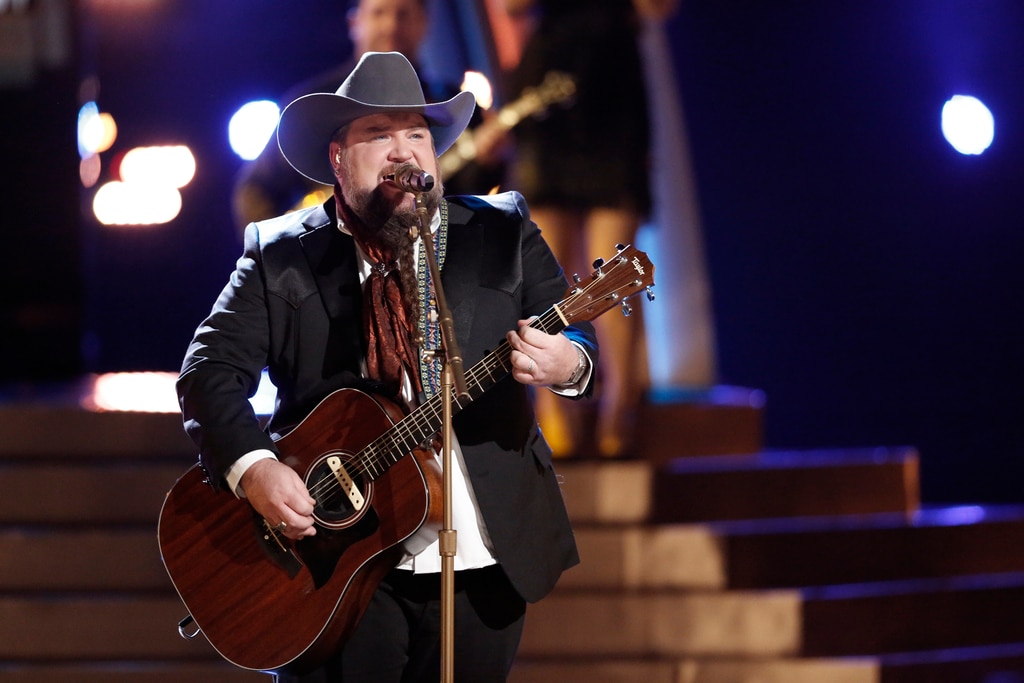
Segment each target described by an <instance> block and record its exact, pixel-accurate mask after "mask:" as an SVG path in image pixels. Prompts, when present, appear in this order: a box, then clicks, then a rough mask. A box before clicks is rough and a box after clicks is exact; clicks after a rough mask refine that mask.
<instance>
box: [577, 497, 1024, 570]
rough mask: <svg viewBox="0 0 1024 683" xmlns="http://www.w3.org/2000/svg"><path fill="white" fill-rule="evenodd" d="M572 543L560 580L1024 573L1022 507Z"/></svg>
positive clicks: (607, 531) (653, 528) (608, 533)
mask: <svg viewBox="0 0 1024 683" xmlns="http://www.w3.org/2000/svg"><path fill="white" fill-rule="evenodd" d="M576 540H577V544H578V545H579V548H580V554H581V557H582V559H583V562H582V563H581V564H580V565H579V566H578V567H574V568H573V569H572V570H571V571H569V572H567V573H566V574H565V575H564V576H563V577H562V580H561V582H560V584H559V585H560V586H562V587H568V588H595V589H604V588H621V587H625V588H632V589H648V588H678V589H691V590H709V589H717V590H725V589H730V588H732V589H737V588H738V589H744V588H751V589H755V588H780V587H800V586H813V585H826V584H841V583H862V582H868V581H885V580H894V579H903V578H917V577H920V578H926V577H937V576H962V575H968V574H972V573H999V572H1011V571H1024V507H1020V506H988V507H980V506H970V507H968V508H960V507H947V508H936V509H932V510H929V511H924V512H921V513H918V514H915V515H910V516H908V515H902V514H880V515H856V516H848V517H838V518H820V517H813V518H783V519H772V520H748V521H744V522H726V523H707V524H672V525H621V526H615V527H610V526H602V525H579V526H577V528H576ZM951 547H955V548H958V549H960V550H961V552H955V553H951V552H949V548H951Z"/></svg>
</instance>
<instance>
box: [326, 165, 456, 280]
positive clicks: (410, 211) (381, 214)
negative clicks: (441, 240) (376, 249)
mask: <svg viewBox="0 0 1024 683" xmlns="http://www.w3.org/2000/svg"><path fill="white" fill-rule="evenodd" d="M349 177H351V176H349ZM443 192H444V190H443V188H442V185H441V183H435V184H434V187H433V188H432V189H431V190H430V191H429V192H424V193H421V195H420V196H421V198H422V201H423V206H424V207H425V208H426V210H427V214H426V215H427V216H428V220H429V217H430V216H433V215H434V212H435V211H437V207H438V206H439V205H440V204H441V197H442V196H443ZM341 193H342V196H343V197H344V199H345V203H346V204H348V208H349V210H350V211H352V213H354V214H355V215H356V217H357V218H359V220H361V221H362V222H363V225H364V226H365V227H366V229H367V230H368V231H369V232H370V233H371V234H372V235H373V236H374V237H375V238H376V239H377V240H378V242H379V245H380V246H382V247H384V248H386V249H390V250H391V251H392V252H393V253H394V254H395V255H396V256H397V257H398V259H399V261H400V262H405V256H406V254H407V253H408V254H410V255H411V253H412V252H411V250H412V245H413V243H414V242H415V240H416V238H417V237H418V236H419V230H418V227H419V220H418V216H417V213H416V209H415V208H414V207H408V206H405V205H404V204H403V205H395V204H393V203H392V201H391V200H389V199H388V198H387V197H385V196H384V193H383V192H381V191H380V186H379V185H378V186H377V187H374V188H371V189H363V188H348V187H346V184H345V183H342V186H341Z"/></svg>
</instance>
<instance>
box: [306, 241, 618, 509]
mask: <svg viewBox="0 0 1024 683" xmlns="http://www.w3.org/2000/svg"><path fill="white" fill-rule="evenodd" d="M627 262H628V261H627V260H626V259H625V258H623V257H621V255H619V256H617V257H616V258H615V259H614V260H613V261H611V262H609V264H608V265H609V266H610V268H609V270H608V271H606V272H604V273H603V274H602V277H594V278H592V279H591V281H590V282H589V283H587V284H586V285H584V286H582V287H579V286H577V287H576V288H575V289H574V290H572V293H571V294H570V295H569V296H568V297H566V299H565V300H564V301H563V302H561V304H563V305H562V306H561V307H560V308H561V310H562V311H568V310H570V308H571V306H570V305H569V304H571V303H573V302H574V301H576V300H577V299H580V298H584V297H585V295H586V294H588V293H589V292H590V290H591V289H592V288H593V287H595V286H596V285H597V284H598V283H599V282H601V283H604V280H605V279H606V278H607V277H608V276H609V275H610V274H611V273H612V272H614V270H615V269H616V268H618V267H619V266H620V265H622V264H624V263H627ZM604 284H607V283H604ZM613 295H614V291H612V292H609V293H608V294H606V295H605V296H604V297H602V299H604V298H609V297H612V296H613ZM598 301H599V300H598ZM595 303H597V302H596V301H595ZM558 307H559V305H557V304H556V305H555V306H552V307H551V308H549V309H548V310H547V311H545V312H544V313H543V314H541V315H540V316H538V317H537V318H535V319H534V320H533V322H531V323H530V326H531V327H535V328H537V329H540V330H543V331H545V332H548V331H549V330H551V329H552V328H553V326H558V330H557V331H560V330H561V329H562V328H564V326H565V325H564V324H563V322H562V315H565V313H563V314H562V315H560V314H559V311H558V310H556V309H557V308H558ZM602 312H603V311H602ZM568 317H572V316H571V315H569V316H568ZM510 356H511V345H510V344H509V343H508V341H507V340H506V341H503V342H502V343H501V344H500V345H499V346H498V348H497V349H495V350H494V351H492V352H491V353H490V354H488V355H487V356H485V357H484V358H483V359H482V360H481V361H480V362H478V363H477V364H476V365H474V366H473V367H472V368H470V370H469V371H467V373H466V377H467V385H472V386H474V387H475V388H477V389H479V386H480V384H481V379H482V378H481V377H480V375H481V374H484V375H486V376H487V378H490V379H492V380H493V382H494V383H496V382H497V381H498V380H500V379H502V378H504V376H505V374H504V373H508V372H510V371H511V368H510V366H509V365H508V364H507V363H506V362H505V361H506V360H507V359H508V358H509V357H510ZM499 366H500V367H501V368H502V370H503V371H504V373H503V374H502V375H500V376H498V377H495V376H494V374H493V369H494V368H497V367H499ZM480 393H483V392H480ZM475 398H476V396H473V395H472V392H471V394H470V400H471V401H472V400H474V399H475ZM452 401H453V405H454V406H455V407H456V408H457V410H456V412H457V411H458V410H461V409H462V408H463V406H462V405H461V404H460V403H459V398H458V396H456V395H454V393H453V395H452ZM442 402H443V397H442V396H441V395H435V396H433V397H432V398H430V399H428V400H427V401H426V402H425V403H423V404H422V405H421V406H420V408H418V409H416V410H414V411H413V412H411V413H409V414H408V415H406V416H405V417H404V418H402V419H401V420H399V421H398V422H397V423H396V424H395V425H393V427H392V428H391V429H390V430H388V432H386V433H385V434H383V435H381V436H380V437H378V438H376V439H374V440H373V441H371V442H370V443H369V444H367V445H366V446H365V447H364V448H363V449H362V450H361V451H360V452H359V453H358V454H356V457H355V458H354V459H353V460H352V461H351V464H354V465H355V466H354V467H353V468H352V470H351V471H349V476H353V475H355V476H358V475H360V474H362V475H367V476H368V477H369V478H370V479H371V481H372V480H373V479H376V478H377V477H379V476H380V475H381V474H382V473H383V472H384V471H386V470H387V469H388V467H390V466H391V465H393V464H394V463H395V462H397V461H398V460H399V459H400V458H402V457H404V456H405V455H406V454H408V453H409V452H411V451H412V450H413V449H415V448H416V447H417V446H419V445H421V444H423V443H425V442H426V441H427V440H428V439H430V438H431V437H433V436H434V435H435V434H436V431H437V429H436V427H434V425H436V424H437V420H438V419H440V418H441V417H442V410H443V405H439V404H441V403H442ZM403 432H404V433H405V434H406V436H404V437H403V438H401V439H398V440H396V439H395V438H394V437H393V435H392V433H394V434H399V435H400V434H402V433H403ZM397 451H400V452H399V454H398V456H397V457H396V456H394V453H395V452H397ZM389 453H390V454H391V456H390V457H389ZM355 476H353V478H355ZM341 490H342V485H341V482H339V481H338V478H337V477H336V476H334V475H333V474H330V475H327V476H324V477H322V478H321V479H320V480H319V481H318V482H316V483H315V484H313V485H312V487H311V489H310V494H311V495H312V496H313V497H314V499H316V500H317V501H318V502H319V503H320V504H321V505H323V504H324V503H327V502H330V501H331V500H333V499H334V496H335V494H336V493H340V492H341Z"/></svg>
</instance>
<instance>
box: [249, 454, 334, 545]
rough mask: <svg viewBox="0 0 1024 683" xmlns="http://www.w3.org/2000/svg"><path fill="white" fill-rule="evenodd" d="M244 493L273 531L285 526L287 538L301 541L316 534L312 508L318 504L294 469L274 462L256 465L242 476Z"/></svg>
mask: <svg viewBox="0 0 1024 683" xmlns="http://www.w3.org/2000/svg"><path fill="white" fill-rule="evenodd" d="M240 483H241V485H242V490H243V491H245V497H246V498H247V499H248V501H249V503H250V504H251V505H252V506H253V508H254V509H255V510H256V512H258V513H259V514H260V515H262V517H263V519H265V520H266V521H267V524H269V525H270V526H271V527H277V525H278V524H280V523H281V522H284V523H285V524H286V525H287V526H286V527H285V528H284V529H283V530H282V532H281V533H283V534H284V535H285V536H287V537H288V538H291V539H293V540H298V539H300V538H303V537H305V536H312V535H314V534H315V533H316V527H315V526H313V506H314V505H315V504H316V501H315V500H313V498H312V497H310V495H309V491H308V490H307V489H306V485H305V484H304V483H303V482H302V479H301V478H300V477H299V475H298V474H297V473H296V472H295V470H293V469H292V468H290V467H288V466H287V465H285V464H284V463H282V462H280V461H278V460H275V459H273V458H265V459H263V460H259V461H257V462H255V463H253V464H252V465H251V466H250V467H249V469H247V470H246V471H245V474H243V475H242V481H241V482H240Z"/></svg>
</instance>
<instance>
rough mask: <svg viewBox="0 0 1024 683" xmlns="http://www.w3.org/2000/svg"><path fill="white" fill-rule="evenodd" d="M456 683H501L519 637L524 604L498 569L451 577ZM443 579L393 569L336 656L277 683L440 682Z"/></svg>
mask: <svg viewBox="0 0 1024 683" xmlns="http://www.w3.org/2000/svg"><path fill="white" fill-rule="evenodd" d="M454 603H455V605H454V606H455V609H454V613H455V615H454V622H455V623H454V639H453V640H454V642H453V646H454V651H455V652H454V657H453V660H454V670H455V683H504V682H505V680H506V678H507V677H508V672H509V670H510V669H511V668H512V662H513V660H514V659H515V654H516V650H517V649H518V647H519V640H520V637H521V636H522V633H523V623H524V618H525V615H526V602H525V601H524V600H523V598H522V597H521V596H520V595H519V594H518V593H517V592H516V591H515V589H514V588H512V585H511V584H510V583H509V582H508V579H507V578H506V577H505V573H504V572H503V571H502V570H501V568H500V567H498V566H492V567H485V568H483V569H471V570H467V571H461V572H456V573H455V599H454ZM440 678H441V575H440V574H413V573H412V572H409V571H405V570H401V569H396V570H394V571H392V572H391V573H390V574H388V576H387V577H386V578H385V579H384V581H383V582H381V585H380V587H379V588H378V589H377V591H376V593H375V594H374V596H373V599H372V601H371V602H370V606H369V607H368V608H367V610H366V614H364V615H363V618H362V620H361V621H360V623H359V626H358V627H357V628H356V630H355V633H353V634H352V637H351V638H350V639H349V640H348V641H347V642H346V643H345V646H344V647H343V648H342V650H341V652H340V653H338V655H337V656H336V657H334V658H333V659H331V660H330V661H329V662H328V663H327V664H326V665H324V666H323V667H322V668H320V669H317V670H316V671H314V672H313V673H310V674H307V675H304V676H297V677H296V676H288V675H281V676H278V677H277V681H278V683H437V682H438V681H440Z"/></svg>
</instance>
